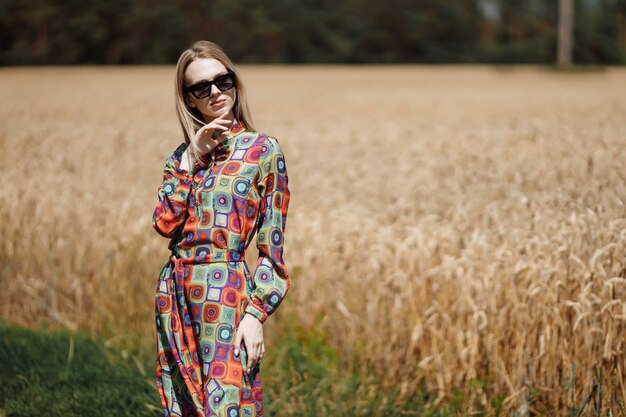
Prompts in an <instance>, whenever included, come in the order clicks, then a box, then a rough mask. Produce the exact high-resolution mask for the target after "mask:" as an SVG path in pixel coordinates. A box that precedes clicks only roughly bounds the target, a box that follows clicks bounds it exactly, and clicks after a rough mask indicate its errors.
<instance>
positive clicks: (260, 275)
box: [152, 123, 290, 417]
mask: <svg viewBox="0 0 626 417" xmlns="http://www.w3.org/2000/svg"><path fill="white" fill-rule="evenodd" d="M185 148H186V145H185V144H184V143H183V144H181V145H180V146H179V147H178V148H177V149H176V150H175V151H174V153H173V154H172V155H171V156H170V157H169V158H168V159H167V161H166V163H165V168H164V178H163V183H162V185H161V186H160V187H159V189H158V195H159V203H158V204H157V206H156V208H155V210H154V215H153V219H152V222H153V226H154V228H155V229H156V230H157V232H158V233H159V234H161V235H162V236H164V237H167V238H171V241H170V244H169V248H170V249H171V257H170V259H169V260H168V262H167V263H166V264H165V266H164V267H163V269H162V270H161V273H160V276H159V281H158V285H157V289H156V295H155V297H156V300H155V308H156V328H157V337H156V341H157V366H156V383H157V389H158V391H159V395H160V397H161V403H162V405H163V411H164V412H165V415H166V416H203V417H205V416H228V417H235V416H242V417H248V416H263V399H262V393H261V378H260V374H259V364H257V365H256V366H255V367H254V368H253V369H252V371H251V373H250V374H249V375H248V374H247V373H245V372H244V369H243V367H242V362H243V361H245V356H244V355H243V354H240V355H239V356H235V355H234V348H235V346H234V334H235V330H236V329H237V326H238V324H239V322H240V320H241V319H242V318H243V315H244V314H246V313H247V314H252V315H254V316H255V317H257V318H258V319H259V320H260V321H261V322H264V321H265V320H266V319H267V317H268V315H270V314H272V313H273V312H274V311H275V310H276V308H278V306H279V304H280V303H281V301H282V300H283V297H285V294H286V293H287V291H288V289H289V285H290V280H289V275H288V273H287V268H286V267H285V263H284V262H283V233H284V230H285V221H286V218H287V208H288V205H289V194H290V193H289V188H288V184H287V183H288V177H287V169H286V166H285V158H284V155H283V152H282V150H281V148H280V146H279V144H278V141H277V140H276V139H275V138H273V137H271V136H267V135H263V134H259V133H257V132H251V131H247V130H245V129H244V127H243V126H242V125H241V124H237V123H234V124H233V125H232V126H231V129H230V131H229V133H228V136H227V138H226V140H225V141H224V142H223V143H221V144H220V145H218V146H217V147H216V148H215V150H214V160H213V161H212V162H211V163H209V164H207V163H204V164H203V163H197V164H196V165H195V166H194V168H193V169H192V170H191V172H189V171H186V170H183V169H181V168H180V158H181V155H182V153H183V152H184V150H185ZM255 232H256V233H257V239H256V245H257V247H258V249H259V258H258V260H257V263H256V267H255V269H254V272H253V273H252V274H251V273H250V270H249V269H248V266H247V264H246V263H245V260H244V256H245V249H246V247H247V246H248V244H249V243H250V242H251V240H252V238H253V235H254V233H255ZM244 349H245V346H244V344H243V343H242V345H241V346H240V351H241V350H244ZM243 353H245V352H243ZM244 365H245V363H244Z"/></svg>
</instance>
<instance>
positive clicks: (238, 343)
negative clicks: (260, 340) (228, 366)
mask: <svg viewBox="0 0 626 417" xmlns="http://www.w3.org/2000/svg"><path fill="white" fill-rule="evenodd" d="M242 335H243V333H242V332H240V331H239V329H237V330H235V356H239V346H241V338H242Z"/></svg>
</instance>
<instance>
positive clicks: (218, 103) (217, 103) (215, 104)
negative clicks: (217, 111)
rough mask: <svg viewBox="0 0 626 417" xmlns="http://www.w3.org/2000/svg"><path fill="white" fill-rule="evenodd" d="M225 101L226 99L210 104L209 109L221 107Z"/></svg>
mask: <svg viewBox="0 0 626 417" xmlns="http://www.w3.org/2000/svg"><path fill="white" fill-rule="evenodd" d="M225 101H226V99H221V100H217V101H216V102H214V103H211V107H221V106H222V105H223V104H224V102H225Z"/></svg>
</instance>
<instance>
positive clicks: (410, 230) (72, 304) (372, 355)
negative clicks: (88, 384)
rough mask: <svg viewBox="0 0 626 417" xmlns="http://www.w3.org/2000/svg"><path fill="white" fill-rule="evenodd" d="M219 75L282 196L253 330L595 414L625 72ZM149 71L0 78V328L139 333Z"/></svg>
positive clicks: (479, 389) (358, 69) (612, 322)
mask: <svg viewBox="0 0 626 417" xmlns="http://www.w3.org/2000/svg"><path fill="white" fill-rule="evenodd" d="M241 70H242V77H243V80H244V82H245V83H246V86H247V87H248V96H249V101H250V106H251V109H252V116H253V119H254V121H255V124H256V126H257V128H259V130H262V131H264V132H266V133H270V134H272V135H274V136H275V137H277V138H278V140H279V141H280V143H281V145H282V147H283V150H284V151H285V155H286V162H287V167H288V170H289V176H290V188H291V191H292V199H291V204H290V208H289V216H288V219H287V230H286V238H285V242H286V243H285V245H286V246H285V259H286V262H287V266H288V267H289V269H290V271H291V273H292V280H293V281H292V287H291V290H290V292H289V294H288V295H287V297H286V298H285V301H284V303H283V304H282V305H281V307H280V309H279V310H278V311H277V313H276V314H275V315H274V316H272V317H271V318H270V319H269V320H268V322H267V324H266V327H267V328H268V329H267V331H266V334H269V335H270V338H271V333H272V329H273V328H276V326H280V325H281V323H284V322H285V320H286V318H287V317H296V318H297V320H298V321H299V322H300V323H302V325H304V326H307V325H313V323H317V325H319V326H322V327H323V329H324V330H325V331H327V332H328V334H329V335H330V336H331V337H330V340H331V343H332V344H333V346H334V347H335V348H336V349H338V351H339V352H340V353H341V360H342V365H343V366H346V367H348V368H360V367H363V368H367V369H369V370H371V372H373V375H374V376H375V377H376V379H377V380H378V382H379V383H380V384H381V385H382V386H383V387H384V388H398V389H399V390H400V392H401V393H402V395H403V396H404V397H405V398H408V397H410V396H413V395H416V393H417V392H418V390H419V389H420V387H425V388H426V389H427V390H428V391H429V392H430V393H431V394H432V395H433V396H434V398H436V401H435V403H438V402H445V401H446V400H447V399H449V398H451V396H452V395H453V394H454V393H455V392H463V393H464V396H463V398H464V399H463V401H464V408H465V409H466V410H467V411H468V413H470V414H471V413H472V412H473V410H479V409H481V410H486V412H487V414H489V413H493V409H494V408H493V404H494V401H500V402H501V404H502V407H503V408H502V409H503V410H507V411H506V413H507V414H511V413H516V414H517V415H528V414H537V413H545V414H547V415H565V414H566V413H567V410H570V409H571V408H572V407H573V406H574V405H575V404H578V403H581V402H583V400H584V398H585V397H586V396H587V395H588V394H589V393H593V392H596V391H594V390H596V389H597V387H598V386H600V387H602V390H601V391H597V392H599V395H598V396H594V398H596V397H598V398H600V397H601V398H602V399H603V404H604V405H602V407H603V410H604V412H608V411H607V410H608V409H609V408H611V407H615V408H613V410H619V406H620V405H619V400H620V398H621V399H622V400H623V399H625V398H626V390H625V389H624V382H625V381H626V355H625V352H626V347H625V342H626V340H625V337H626V168H625V167H626V70H624V69H617V68H609V69H606V70H604V71H594V72H569V73H563V72H555V71H551V70H548V69H543V68H540V67H532V66H531V67H503V68H492V67H487V66H355V67H342V66H303V67H289V66H242V68H241ZM173 77H174V67H170V66H164V67H107V68H104V67H75V68H55V67H48V68H4V69H1V70H0V91H1V93H0V94H2V96H3V100H2V101H1V102H0V115H1V117H2V125H1V127H0V146H1V151H2V152H1V153H0V163H1V164H0V173H1V176H2V178H3V181H4V183H3V186H2V196H1V197H0V216H1V218H2V222H0V235H1V236H2V239H1V241H0V268H1V269H0V270H1V276H0V284H1V286H2V291H0V318H1V319H4V320H8V321H11V322H15V323H19V324H22V325H25V326H29V325H34V324H40V323H46V324H50V325H54V326H63V327H69V328H71V329H84V330H89V331H97V332H100V333H104V334H107V335H109V336H110V337H111V338H112V339H115V338H120V339H122V338H125V337H133V338H135V339H138V340H139V342H140V343H142V344H143V345H145V346H148V347H149V346H150V344H151V343H152V342H153V334H154V322H153V312H154V304H153V294H154V290H155V286H156V280H157V278H158V273H159V270H160V268H161V266H162V265H163V264H164V263H165V261H166V260H167V254H168V251H167V240H165V239H163V238H162V237H160V236H159V235H157V234H156V232H155V231H154V230H153V229H152V226H151V215H152V210H153V208H154V205H155V203H156V201H157V196H156V188H157V187H158V185H159V184H160V181H161V172H162V168H163V164H164V162H165V158H166V157H167V155H169V154H170V153H171V152H172V151H173V150H174V149H175V148H176V147H177V146H178V144H180V143H181V142H182V133H181V131H180V128H179V126H178V122H177V120H176V117H175V113H174V100H173ZM253 252H254V245H253V244H252V245H251V246H250V248H249V251H248V259H249V260H250V259H251V258H253V256H254V254H253ZM269 348H270V349H271V343H270V346H269ZM490 410H491V411H490ZM622 413H623V411H622Z"/></svg>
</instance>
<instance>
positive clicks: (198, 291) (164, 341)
mask: <svg viewBox="0 0 626 417" xmlns="http://www.w3.org/2000/svg"><path fill="white" fill-rule="evenodd" d="M250 280H251V278H250V272H249V270H248V266H247V265H246V263H245V261H243V259H241V260H232V259H231V260H229V261H224V260H219V261H210V260H209V262H205V263H186V262H183V260H182V259H181V258H176V257H175V256H172V257H171V258H170V260H169V261H168V262H167V263H166V264H165V266H164V267H163V269H162V270H161V273H160V275H159V280H158V285H157V291H156V296H155V308H156V314H155V317H156V328H157V335H156V338H157V370H156V380H157V381H156V382H157V389H158V391H159V395H160V397H161V403H162V406H163V411H164V413H165V415H166V416H181V417H186V416H201V417H208V416H224V417H239V416H242V417H252V416H263V399H262V392H261V377H260V374H259V364H257V365H256V366H255V367H254V368H252V371H251V373H250V374H249V375H248V374H247V373H245V372H244V370H243V366H242V363H241V360H245V359H242V358H244V357H245V356H244V355H243V354H240V355H239V356H235V353H234V349H235V346H234V340H235V330H236V329H237V326H238V324H239V322H240V320H241V318H243V315H244V313H245V308H246V306H247V305H248V303H249V297H250V294H251V291H250V290H251V288H250V286H252V285H253V284H252V283H251V282H250ZM239 349H240V351H241V350H243V349H245V346H244V345H243V343H242V345H241V346H240V347H239ZM244 353H245V352H244Z"/></svg>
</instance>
